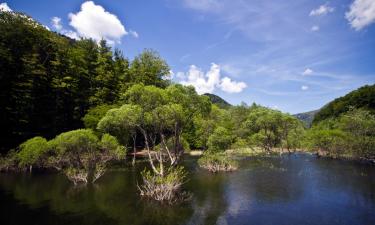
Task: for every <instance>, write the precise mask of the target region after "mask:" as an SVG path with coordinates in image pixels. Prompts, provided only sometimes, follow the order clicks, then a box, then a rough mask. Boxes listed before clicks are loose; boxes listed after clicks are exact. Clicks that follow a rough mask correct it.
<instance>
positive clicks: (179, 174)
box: [138, 166, 189, 203]
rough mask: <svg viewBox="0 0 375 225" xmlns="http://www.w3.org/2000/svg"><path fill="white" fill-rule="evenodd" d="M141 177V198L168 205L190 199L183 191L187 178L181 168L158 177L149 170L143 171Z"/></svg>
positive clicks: (173, 169)
mask: <svg viewBox="0 0 375 225" xmlns="http://www.w3.org/2000/svg"><path fill="white" fill-rule="evenodd" d="M141 176H142V180H143V184H142V185H141V186H138V189H139V191H140V193H141V196H144V197H147V198H151V199H153V200H156V201H159V202H167V203H174V202H177V201H183V200H187V198H188V197H189V195H188V194H187V193H186V192H183V191H182V190H181V187H182V184H183V183H185V181H186V177H187V173H186V171H185V169H184V168H183V167H181V166H178V167H170V168H169V169H168V170H167V172H166V174H165V175H164V176H157V175H155V173H153V172H151V171H149V170H144V171H142V172H141Z"/></svg>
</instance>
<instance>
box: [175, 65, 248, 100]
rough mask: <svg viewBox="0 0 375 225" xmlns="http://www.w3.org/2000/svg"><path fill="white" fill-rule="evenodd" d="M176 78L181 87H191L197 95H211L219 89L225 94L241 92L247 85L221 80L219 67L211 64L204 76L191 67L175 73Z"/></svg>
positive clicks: (200, 71)
mask: <svg viewBox="0 0 375 225" xmlns="http://www.w3.org/2000/svg"><path fill="white" fill-rule="evenodd" d="M177 78H179V79H181V80H182V81H181V82H180V83H181V84H183V85H192V86H194V87H195V90H196V91H197V93H198V94H204V93H212V92H213V91H214V90H215V88H220V89H221V90H222V91H224V92H227V93H238V92H241V91H242V90H243V89H244V88H246V87H247V85H246V84H245V83H244V82H236V81H232V80H231V79H230V78H229V77H224V78H222V79H221V69H220V66H219V65H217V64H215V63H212V64H211V68H210V70H209V71H208V72H207V73H206V74H205V73H204V72H203V71H202V70H201V69H199V68H198V67H196V66H195V65H191V66H190V68H189V71H188V72H187V73H186V74H185V73H183V72H179V73H177Z"/></svg>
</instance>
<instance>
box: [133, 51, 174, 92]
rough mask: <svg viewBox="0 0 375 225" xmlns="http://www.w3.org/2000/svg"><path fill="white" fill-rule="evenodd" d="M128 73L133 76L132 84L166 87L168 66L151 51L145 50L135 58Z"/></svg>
mask: <svg viewBox="0 0 375 225" xmlns="http://www.w3.org/2000/svg"><path fill="white" fill-rule="evenodd" d="M130 73H131V74H133V76H134V77H133V79H132V81H133V82H134V83H142V84H144V85H154V86H156V87H166V86H167V85H168V84H169V82H168V80H167V79H165V78H167V77H168V76H169V73H170V69H169V66H168V64H167V63H166V62H165V61H164V60H163V59H162V58H161V57H160V56H159V54H158V53H157V52H155V51H153V50H149V49H146V50H145V51H143V52H142V53H141V54H140V55H139V56H137V57H135V58H134V60H133V61H132V63H131V64H130Z"/></svg>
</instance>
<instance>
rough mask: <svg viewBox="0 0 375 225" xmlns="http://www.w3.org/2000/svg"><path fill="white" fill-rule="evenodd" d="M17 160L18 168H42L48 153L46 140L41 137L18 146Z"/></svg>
mask: <svg viewBox="0 0 375 225" xmlns="http://www.w3.org/2000/svg"><path fill="white" fill-rule="evenodd" d="M19 148H20V151H19V152H18V153H17V159H18V161H19V166H20V167H26V166H30V169H31V167H32V166H42V165H43V163H44V161H45V159H46V153H47V152H48V144H47V140H46V139H45V138H43V137H34V138H31V139H29V140H27V141H25V142H24V143H22V144H21V145H20V147H19Z"/></svg>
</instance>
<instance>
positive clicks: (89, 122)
mask: <svg viewBox="0 0 375 225" xmlns="http://www.w3.org/2000/svg"><path fill="white" fill-rule="evenodd" d="M115 107H116V106H114V105H106V104H103V105H98V106H96V107H93V108H90V109H89V110H88V111H87V113H86V115H85V116H84V117H83V118H82V121H83V123H84V125H85V128H88V129H92V130H95V129H96V128H97V125H98V123H99V121H100V119H101V118H103V117H104V116H105V114H106V113H107V112H108V111H109V110H110V109H113V108H115Z"/></svg>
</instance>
